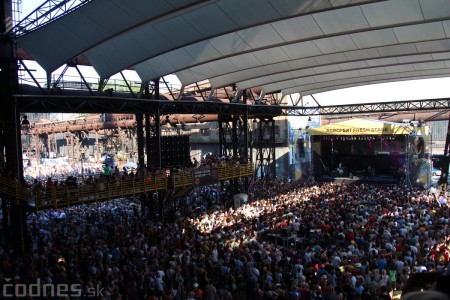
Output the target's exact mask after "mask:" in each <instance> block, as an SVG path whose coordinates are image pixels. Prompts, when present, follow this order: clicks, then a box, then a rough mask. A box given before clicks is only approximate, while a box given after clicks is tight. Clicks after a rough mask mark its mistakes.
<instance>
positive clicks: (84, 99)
mask: <svg viewBox="0 0 450 300" xmlns="http://www.w3.org/2000/svg"><path fill="white" fill-rule="evenodd" d="M13 97H14V98H15V99H16V101H17V103H18V108H19V111H20V112H36V113H39V112H46V113H48V112H59V113H73V112H74V111H76V112H79V113H117V112H121V113H137V112H141V113H146V112H153V113H155V111H154V108H155V105H156V107H159V109H160V112H161V114H176V113H178V114H192V113H197V114H241V113H242V111H244V110H245V108H246V107H248V113H249V116H260V115H264V116H288V115H289V116H312V115H351V114H362V113H366V114H367V113H381V112H393V111H397V112H400V111H404V112H405V111H424V110H428V111H430V110H436V111H437V110H446V109H450V98H439V99H424V100H407V101H397V102H381V103H365V104H348V105H331V106H320V107H318V106H314V107H302V106H287V105H264V104H260V105H253V104H252V105H246V104H243V103H227V102H221V101H196V100H183V101H170V100H154V99H134V98H121V97H105V96H93V97H90V96H78V95H67V96H64V95H14V96H13Z"/></svg>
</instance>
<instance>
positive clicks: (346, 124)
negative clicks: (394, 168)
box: [309, 119, 420, 135]
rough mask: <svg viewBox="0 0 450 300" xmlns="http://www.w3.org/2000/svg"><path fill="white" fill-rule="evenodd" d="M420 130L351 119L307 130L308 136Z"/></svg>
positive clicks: (398, 132) (376, 133)
mask: <svg viewBox="0 0 450 300" xmlns="http://www.w3.org/2000/svg"><path fill="white" fill-rule="evenodd" d="M414 130H416V131H418V130H420V129H418V128H414V127H413V126H410V125H409V124H404V123H392V122H383V121H378V120H366V119H351V120H347V121H343V122H339V123H333V124H330V125H325V126H321V127H317V128H312V129H310V130H309V134H310V135H383V134H386V135H387V134H391V135H392V134H395V135H397V134H399V135H407V134H408V135H409V134H410V133H411V132H412V131H414Z"/></svg>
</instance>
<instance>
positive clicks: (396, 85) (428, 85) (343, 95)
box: [21, 0, 450, 106]
mask: <svg viewBox="0 0 450 300" xmlns="http://www.w3.org/2000/svg"><path fill="white" fill-rule="evenodd" d="M43 2H44V1H43V0H22V8H21V11H22V18H24V17H25V16H27V15H28V14H29V13H31V12H32V11H33V10H34V9H36V8H37V7H38V6H39V5H40V4H41V3H43ZM28 67H29V68H30V69H35V70H36V73H37V74H35V77H37V78H45V72H44V71H43V70H42V68H40V66H39V65H38V64H37V63H30V64H29V65H28ZM71 69H73V68H70V69H69V70H68V73H67V74H68V75H72V74H73V75H78V74H77V73H76V70H71ZM60 70H61V69H59V70H57V71H55V74H59V73H58V71H60ZM82 72H83V74H90V75H92V77H96V78H98V75H97V74H96V72H95V71H93V69H92V68H86V69H84V70H83V69H82ZM85 72H87V73H85ZM90 75H86V76H87V77H89V76H90ZM126 77H127V79H129V80H132V81H140V79H139V77H138V76H137V75H136V74H135V73H134V72H126ZM114 78H117V79H122V78H121V76H120V75H116V76H114V77H112V78H111V79H114ZM167 80H168V81H169V84H173V85H180V83H179V81H178V80H177V79H176V77H175V76H171V77H169V78H168V79H167ZM449 87H450V77H447V78H436V79H422V80H412V81H401V82H392V83H381V84H373V85H367V86H361V87H354V88H346V89H341V90H335V91H330V92H325V93H319V94H315V95H313V96H314V98H315V99H316V100H317V101H318V102H319V103H320V104H321V105H323V106H327V105H332V104H333V105H335V104H336V103H349V104H357V103H366V102H389V101H401V100H420V99H435V98H445V97H449V96H450V88H449ZM303 103H304V104H307V105H308V106H315V101H314V100H313V99H312V98H311V97H310V96H305V97H304V98H303Z"/></svg>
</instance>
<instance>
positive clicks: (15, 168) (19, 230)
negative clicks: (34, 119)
mask: <svg viewBox="0 0 450 300" xmlns="http://www.w3.org/2000/svg"><path fill="white" fill-rule="evenodd" d="M0 16H1V18H2V20H8V19H12V1H8V0H3V1H1V2H0ZM6 23H7V22H1V23H0V32H2V33H4V32H6ZM17 64H18V61H17V55H16V46H15V44H14V43H13V41H12V39H11V38H10V36H9V35H8V34H2V35H1V36H0V97H1V99H2V109H1V110H0V120H1V121H2V122H3V124H2V127H3V130H1V136H0V140H1V142H0V144H1V146H4V149H5V157H6V170H5V172H7V173H8V172H10V173H11V175H13V176H14V174H15V176H16V177H17V180H18V181H19V182H23V163H22V147H21V139H20V124H19V123H20V118H19V112H18V111H17V107H16V102H15V99H14V97H13V95H14V94H16V93H17V91H18V73H17ZM3 200H4V201H8V204H9V207H10V208H11V210H10V213H11V214H10V222H9V224H6V225H7V226H6V227H5V228H4V234H5V237H6V241H14V242H13V244H12V245H7V246H8V247H9V246H12V247H13V248H14V250H15V251H16V252H17V253H24V252H25V250H26V249H27V248H28V245H27V243H26V240H27V229H26V221H25V218H26V215H25V211H24V209H23V207H21V206H18V205H16V203H15V201H14V199H6V198H4V199H3ZM5 206H8V205H7V204H6V205H5ZM5 206H4V207H5ZM4 225H5V224H4Z"/></svg>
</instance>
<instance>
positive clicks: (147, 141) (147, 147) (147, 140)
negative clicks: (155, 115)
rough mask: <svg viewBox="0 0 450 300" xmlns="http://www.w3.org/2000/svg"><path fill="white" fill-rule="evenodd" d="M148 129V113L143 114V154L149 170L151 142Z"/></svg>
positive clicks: (150, 164)
mask: <svg viewBox="0 0 450 300" xmlns="http://www.w3.org/2000/svg"><path fill="white" fill-rule="evenodd" d="M151 138H152V137H151V131H150V114H148V113H146V114H145V154H146V156H147V169H148V170H150V169H151V166H152V143H151Z"/></svg>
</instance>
